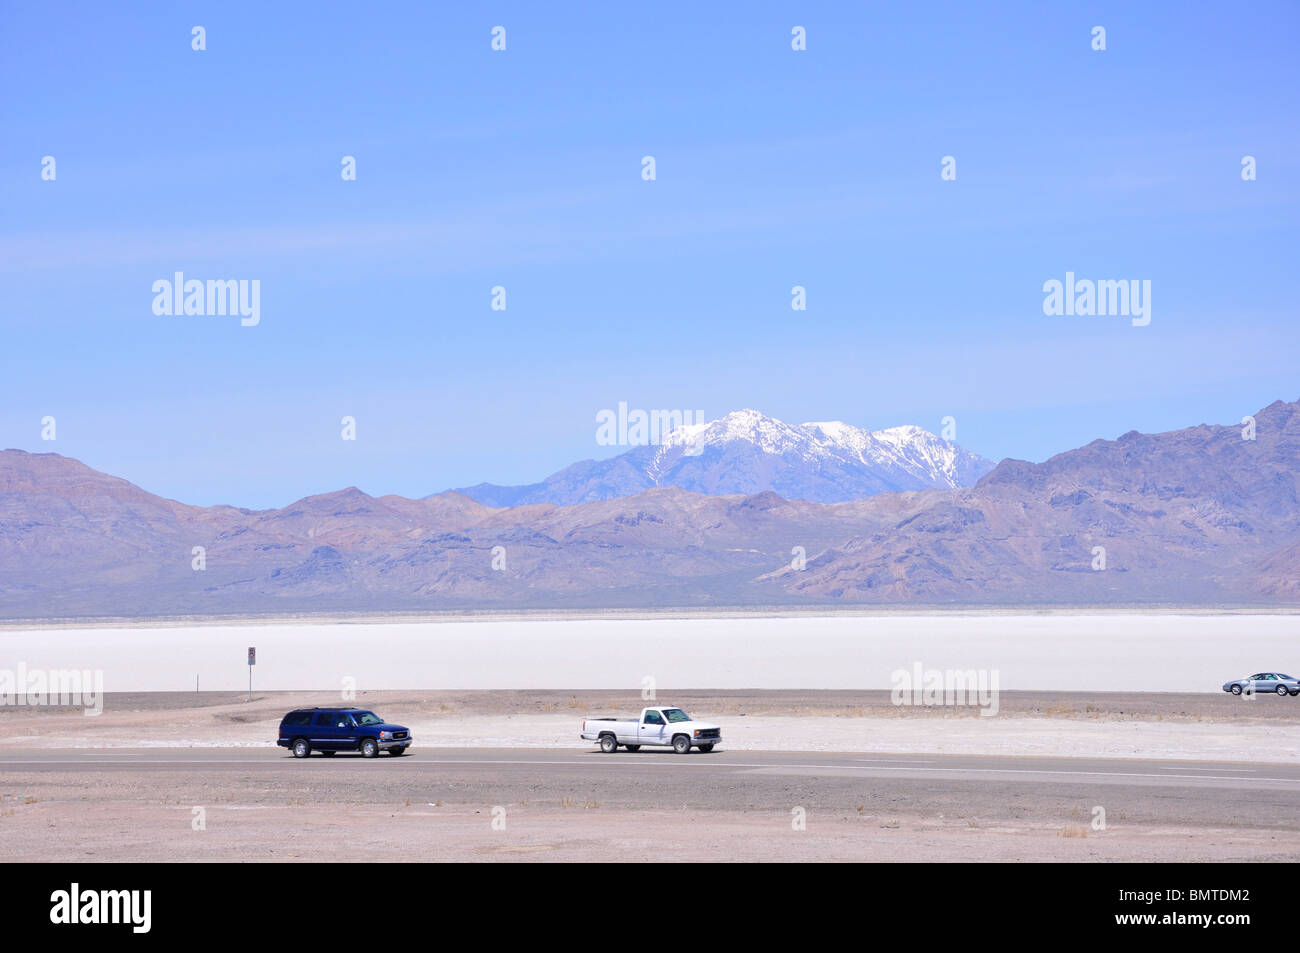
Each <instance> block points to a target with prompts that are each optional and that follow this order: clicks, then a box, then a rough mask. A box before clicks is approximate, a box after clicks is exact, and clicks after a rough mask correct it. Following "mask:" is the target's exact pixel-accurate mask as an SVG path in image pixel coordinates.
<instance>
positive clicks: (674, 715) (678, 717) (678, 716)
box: [664, 708, 691, 725]
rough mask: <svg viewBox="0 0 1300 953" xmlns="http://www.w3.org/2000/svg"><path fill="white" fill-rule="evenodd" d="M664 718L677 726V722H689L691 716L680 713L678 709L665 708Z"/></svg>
mask: <svg viewBox="0 0 1300 953" xmlns="http://www.w3.org/2000/svg"><path fill="white" fill-rule="evenodd" d="M664 717H665V718H667V719H668V720H669V721H670V722H672V723H673V724H674V725H675V724H677V723H678V722H679V721H690V720H691V716H690V715H688V714H686V712H684V711H682V710H681V709H680V708H665V709H664Z"/></svg>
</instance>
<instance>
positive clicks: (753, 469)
mask: <svg viewBox="0 0 1300 953" xmlns="http://www.w3.org/2000/svg"><path fill="white" fill-rule="evenodd" d="M992 469H993V462H992V461H990V460H986V459H984V458H983V457H980V456H978V455H976V454H973V453H969V452H967V451H965V450H963V449H962V448H961V447H959V446H957V445H956V444H955V443H952V442H950V441H947V440H944V439H942V438H940V437H937V436H935V435H934V434H932V433H930V432H929V431H927V430H923V429H922V428H920V427H913V426H904V427H892V428H890V429H888V430H879V431H874V432H873V431H870V430H865V429H863V428H861V427H854V426H852V425H851V424H846V423H844V422H842V421H838V420H836V421H820V422H814V423H806V424H800V425H798V426H794V425H791V424H787V423H784V422H783V421H780V420H777V419H776V418H774V417H768V416H767V415H765V414H761V413H759V412H758V411H756V410H737V411H733V412H732V413H729V414H727V415H726V416H725V417H722V418H720V419H718V420H714V421H710V422H708V423H703V424H694V425H689V426H685V427H679V428H677V429H676V430H673V431H672V432H671V433H669V434H667V435H666V436H665V437H664V439H663V441H662V443H661V444H659V445H657V446H640V447H634V448H632V449H631V450H628V451H627V452H625V453H622V454H620V455H618V456H616V457H613V458H611V459H608V460H587V461H583V462H581V463H575V464H573V465H572V466H570V467H566V468H565V469H563V470H561V471H559V472H558V473H555V474H553V475H551V476H550V477H548V478H547V479H545V480H543V481H542V482H541V483H535V484H531V485H528V486H514V487H504V486H496V485H494V484H488V483H484V484H479V485H478V486H474V487H467V488H464V489H462V490H460V491H459V492H461V493H464V494H465V495H466V496H468V497H470V498H472V499H474V500H477V501H478V502H480V503H485V504H487V505H489V506H518V505H523V504H528V503H555V504H559V505H562V506H568V505H573V504H577V503H590V502H595V501H599V500H608V499H614V498H617V497H621V496H628V495H630V494H633V493H639V492H641V491H643V490H647V489H650V488H652V487H659V486H675V487H679V488H681V489H685V490H692V491H694V492H697V493H708V494H711V495H724V494H732V493H760V492H764V491H772V492H775V493H777V494H779V495H781V496H783V497H786V498H787V499H803V500H811V501H813V502H818V503H836V502H842V501H845V500H853V499H861V498H863V497H867V496H873V495H875V494H877V493H885V492H889V491H895V490H924V489H934V488H937V487H943V488H956V487H965V486H972V485H974V484H975V482H976V481H977V480H979V478H980V477H982V476H983V475H984V474H985V473H988V472H989V471H990V470H992Z"/></svg>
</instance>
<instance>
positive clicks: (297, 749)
mask: <svg viewBox="0 0 1300 953" xmlns="http://www.w3.org/2000/svg"><path fill="white" fill-rule="evenodd" d="M309 754H311V745H309V744H308V743H307V739H306V738H295V739H294V742H293V756H294V757H295V758H305V757H307V756H308V755H309Z"/></svg>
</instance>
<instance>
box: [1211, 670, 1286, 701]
mask: <svg viewBox="0 0 1300 953" xmlns="http://www.w3.org/2000/svg"><path fill="white" fill-rule="evenodd" d="M1223 690H1224V691H1225V692H1232V694H1234V695H1240V694H1242V693H1243V692H1247V693H1251V694H1265V695H1291V696H1295V695H1300V681H1298V680H1296V679H1295V678H1292V677H1291V676H1290V675H1283V674H1282V673H1281V672H1259V673H1258V674H1256V675H1251V676H1249V677H1248V678H1239V679H1237V680H1236V681H1235V682H1228V683H1227V684H1225V685H1224V686H1223Z"/></svg>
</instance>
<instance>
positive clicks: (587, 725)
mask: <svg viewBox="0 0 1300 953" xmlns="http://www.w3.org/2000/svg"><path fill="white" fill-rule="evenodd" d="M582 737H583V738H584V739H585V740H586V741H596V742H599V743H600V750H601V751H603V752H605V753H606V754H613V753H614V752H615V751H617V750H618V746H619V745H622V746H623V747H624V748H626V749H627V750H628V751H637V750H639V749H640V747H641V746H642V745H661V746H663V747H668V746H670V745H671V746H672V749H673V750H674V751H676V752H677V753H678V754H689V753H690V750H691V748H692V747H694V748H699V749H700V750H701V751H712V750H713V746H714V745H716V744H717V743H718V742H720V741H721V740H722V729H721V728H719V727H718V726H717V725H710V724H708V723H706V722H703V721H694V720H693V719H692V718H691V716H690V715H688V714H686V712H684V711H682V710H681V709H680V708H670V707H665V708H646V709H643V710H642V712H641V717H640V718H588V719H587V720H586V721H584V722H583V723H582Z"/></svg>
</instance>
